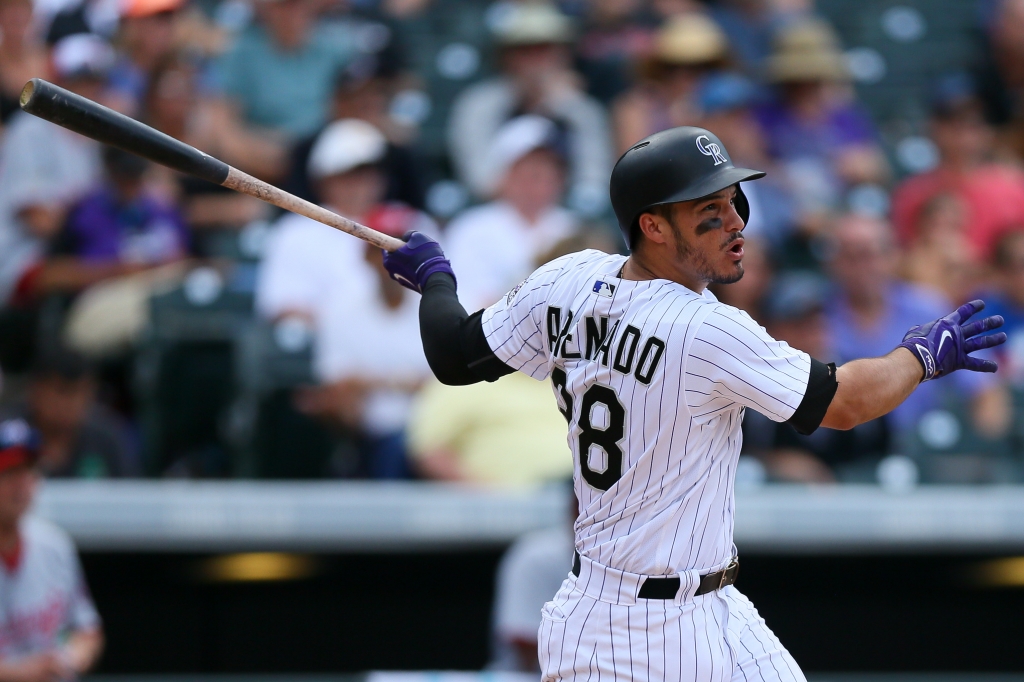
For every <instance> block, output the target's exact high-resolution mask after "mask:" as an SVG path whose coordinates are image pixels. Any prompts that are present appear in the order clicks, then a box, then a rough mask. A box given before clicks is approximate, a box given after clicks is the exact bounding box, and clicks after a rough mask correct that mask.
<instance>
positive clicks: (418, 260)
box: [384, 232, 455, 294]
mask: <svg viewBox="0 0 1024 682" xmlns="http://www.w3.org/2000/svg"><path fill="white" fill-rule="evenodd" d="M405 237H406V243H405V246H402V247H401V248H399V249H398V250H396V251H390V252H389V251H385V252H384V269H385V270H387V271H388V274H389V275H390V276H391V279H393V280H395V281H396V282H398V283H399V284H401V285H402V286H404V287H405V288H406V289H412V290H413V291H415V292H416V293H419V294H422V293H423V287H425V286H426V285H427V280H428V279H430V276H431V275H434V274H437V273H439V272H442V273H445V274H447V275H450V276H451V278H452V279H453V280H454V279H455V272H454V271H453V270H452V264H451V263H449V262H448V259H447V258H446V257H445V255H444V251H442V250H441V245H440V244H438V243H437V242H436V241H434V240H433V239H431V238H430V237H428V236H426V235H425V234H422V233H420V232H410V233H409V234H407V235H406V236H405Z"/></svg>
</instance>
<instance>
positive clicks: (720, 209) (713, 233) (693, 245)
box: [670, 186, 743, 284]
mask: <svg viewBox="0 0 1024 682" xmlns="http://www.w3.org/2000/svg"><path fill="white" fill-rule="evenodd" d="M735 198H736V187H735V186H733V187H729V188H727V189H724V190H722V191H721V192H717V193H715V194H712V195H710V196H707V197H703V198H701V199H697V200H695V201H684V202H680V203H678V204H673V212H672V221H671V223H670V224H671V227H672V236H673V241H675V244H674V247H675V253H676V257H677V258H678V259H679V261H680V264H681V265H684V266H686V267H688V269H690V270H692V271H693V274H694V275H695V276H696V277H697V278H698V279H700V280H702V281H704V282H706V283H708V284H731V283H732V282H735V281H737V280H739V279H740V278H741V277H743V233H742V230H743V219H742V218H740V215H739V213H737V212H736V206H735V204H734V200H735Z"/></svg>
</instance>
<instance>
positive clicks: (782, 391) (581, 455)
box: [482, 251, 820, 575]
mask: <svg viewBox="0 0 1024 682" xmlns="http://www.w3.org/2000/svg"><path fill="white" fill-rule="evenodd" d="M625 261H626V257H625V256H620V255H608V254H605V253H601V252H598V251H582V252H580V253H575V254H570V255H568V256H564V257H562V258H559V259H556V260H554V261H552V262H550V263H548V264H547V265H545V266H543V267H541V268H540V269H538V270H537V271H536V272H534V273H533V274H532V275H531V276H530V277H529V278H528V279H526V281H524V282H523V283H522V284H520V285H519V286H518V287H516V288H515V289H513V290H512V291H511V292H509V294H508V295H507V296H505V297H504V298H502V299H501V300H499V301H498V302H497V303H495V304H494V305H492V306H491V307H490V308H487V309H486V310H485V311H484V313H483V316H482V326H483V331H484V334H485V335H486V337H487V342H488V345H489V346H490V347H491V350H492V351H493V352H494V354H495V355H496V356H497V357H498V358H499V359H500V360H501V361H502V362H504V363H505V364H506V365H508V366H509V367H511V368H513V369H517V370H519V371H521V372H524V373H526V374H528V375H530V376H531V377H533V378H535V379H538V380H540V379H545V378H547V377H550V378H551V381H552V385H553V388H554V393H555V400H556V402H557V403H558V408H559V410H560V411H561V412H562V414H563V416H564V417H565V418H566V420H567V421H568V423H569V432H568V442H569V447H570V449H571V451H572V455H573V462H574V479H575V488H576V495H577V497H578V498H579V501H580V510H581V511H580V516H579V518H578V519H577V521H576V527H575V531H576V538H575V543H576V550H577V551H578V552H579V553H580V554H581V555H583V556H585V557H588V558H589V559H591V560H593V561H595V562H597V563H599V564H602V565H605V566H610V567H613V568H617V569H619V570H623V571H628V572H631V573H639V574H643V575H672V574H675V573H678V572H680V571H685V570H693V569H698V570H702V569H709V568H711V567H715V566H720V565H722V564H723V563H724V562H726V561H728V559H729V558H730V557H731V556H733V555H734V553H735V551H736V550H735V547H734V545H733V541H732V537H733V512H734V498H733V479H734V474H735V471H736V463H737V460H738V458H739V454H740V446H741V444H742V436H741V431H740V425H741V421H742V417H743V411H744V409H746V408H748V407H749V408H751V409H754V410H757V411H758V412H761V413H762V414H764V415H765V416H767V417H769V418H770V419H772V420H774V421H786V420H788V419H790V417H792V416H793V414H794V412H795V411H796V410H797V408H798V407H799V406H800V403H801V401H802V400H803V397H804V393H805V391H806V390H807V386H808V381H809V378H810V372H811V359H810V358H809V357H808V355H807V354H806V353H803V352H800V351H797V350H795V349H793V348H791V347H790V346H789V345H787V344H786V343H784V342H781V341H776V340H775V339H773V338H771V337H770V336H769V335H768V333H767V332H766V331H765V330H764V329H763V328H762V327H760V326H759V325H758V324H757V323H756V322H754V321H753V320H752V319H751V318H750V317H749V316H748V315H747V314H746V313H744V312H741V311H739V310H737V309H736V308H733V307H731V306H728V305H725V304H723V303H720V302H718V300H717V299H715V297H714V295H713V294H712V293H711V292H709V291H707V290H705V291H704V293H703V294H698V293H695V292H693V291H691V290H689V289H687V288H686V287H684V286H683V285H682V284H678V283H676V282H671V281H668V280H662V279H655V280H647V281H631V280H625V279H621V278H619V277H618V274H619V272H620V271H621V269H622V266H623V264H624V263H625ZM819 421H820V420H819Z"/></svg>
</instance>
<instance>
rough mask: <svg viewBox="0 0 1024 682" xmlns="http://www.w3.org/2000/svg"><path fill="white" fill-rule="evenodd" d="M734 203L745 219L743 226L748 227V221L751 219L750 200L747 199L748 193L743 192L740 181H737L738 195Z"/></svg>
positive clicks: (737, 211)
mask: <svg viewBox="0 0 1024 682" xmlns="http://www.w3.org/2000/svg"><path fill="white" fill-rule="evenodd" d="M732 203H733V205H734V206H735V207H736V213H738V214H739V216H740V218H741V219H742V220H743V226H744V227H746V225H747V221H749V220H750V202H749V201H747V195H746V194H744V193H743V188H742V187H740V183H738V182H737V183H736V196H735V198H733V200H732Z"/></svg>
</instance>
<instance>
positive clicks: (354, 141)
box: [307, 118, 388, 180]
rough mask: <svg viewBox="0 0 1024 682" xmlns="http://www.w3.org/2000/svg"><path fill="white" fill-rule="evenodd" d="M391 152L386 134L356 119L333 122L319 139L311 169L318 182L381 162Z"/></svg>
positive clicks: (310, 159)
mask: <svg viewBox="0 0 1024 682" xmlns="http://www.w3.org/2000/svg"><path fill="white" fill-rule="evenodd" d="M387 150H388V141H387V138H385V137H384V134H383V133H381V132H380V131H379V130H377V129H376V128H375V127H374V126H372V125H371V124H369V123H367V122H366V121H361V120H359V119H356V118H346V119H342V120H340V121H335V122H334V123H331V124H330V125H328V126H327V127H326V128H324V129H323V132H321V133H320V135H319V137H317V139H316V142H315V143H314V144H313V149H312V151H311V152H310V154H309V162H308V165H307V169H308V171H309V175H310V177H311V178H313V179H314V180H320V179H322V178H326V177H328V176H330V175H340V174H341V173H347V172H348V171H350V170H352V169H354V168H358V167H359V166H367V165H371V164H376V163H380V162H381V161H383V160H384V155H385V154H386V153H387Z"/></svg>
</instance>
